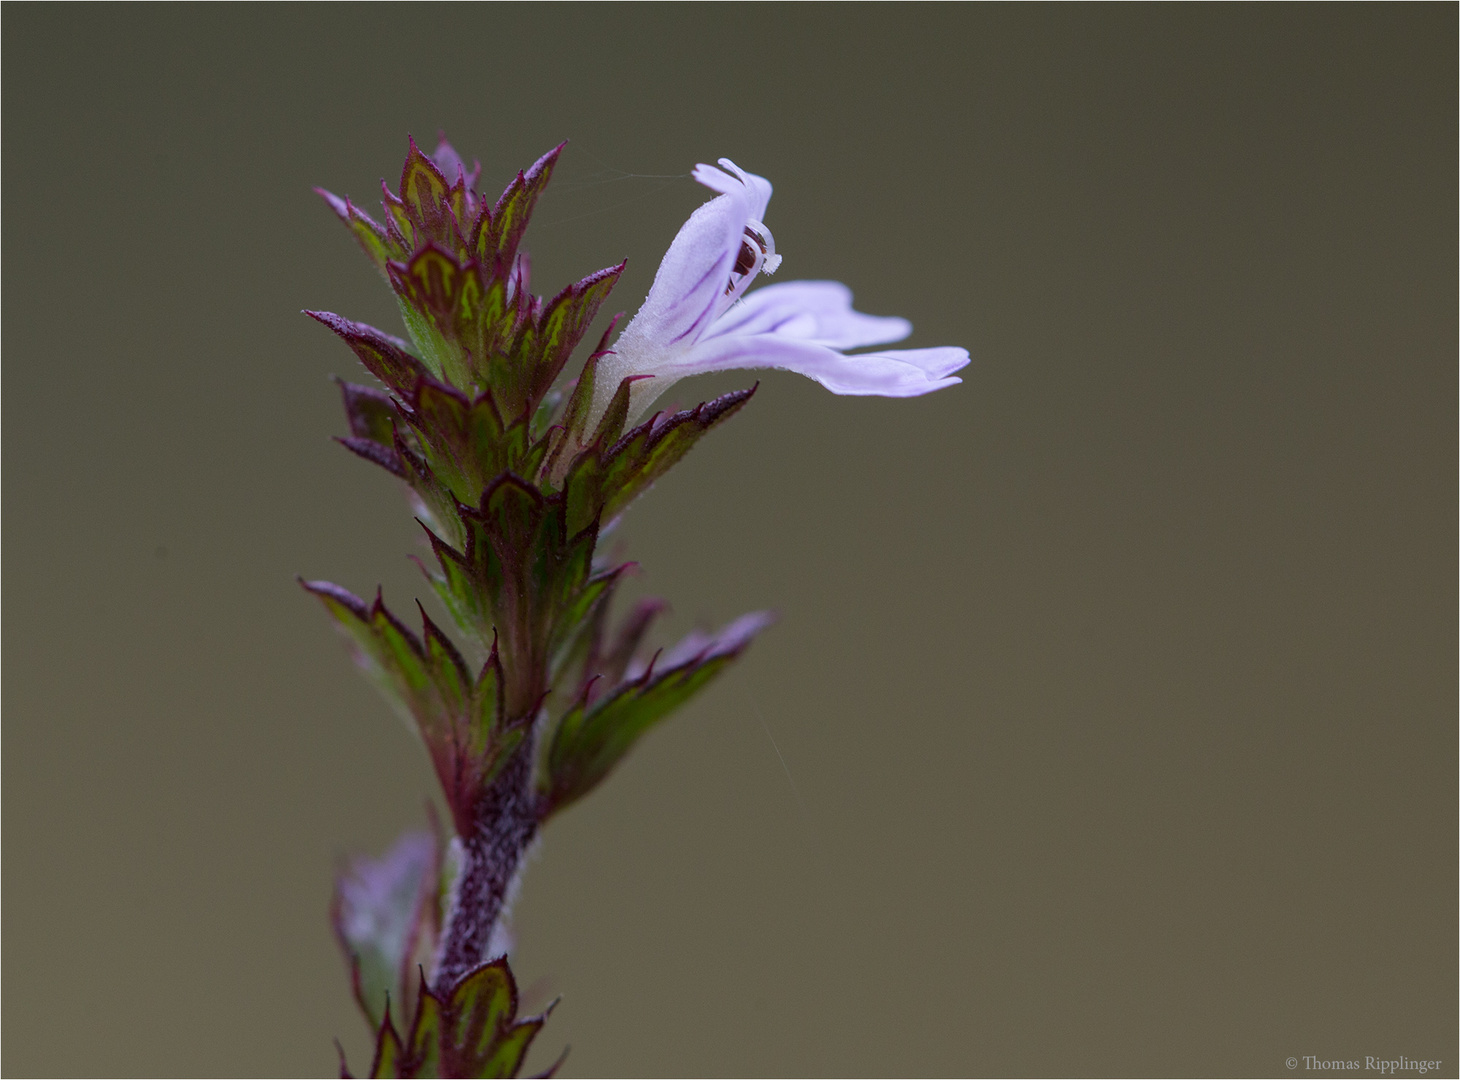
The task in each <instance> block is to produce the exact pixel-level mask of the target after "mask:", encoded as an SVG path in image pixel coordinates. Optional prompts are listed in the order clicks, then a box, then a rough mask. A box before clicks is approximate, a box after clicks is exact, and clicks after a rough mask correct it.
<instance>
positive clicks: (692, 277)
mask: <svg viewBox="0 0 1460 1080" xmlns="http://www.w3.org/2000/svg"><path fill="white" fill-rule="evenodd" d="M720 165H721V168H720V169H716V168H714V167H712V166H709V165H698V166H696V167H695V171H694V178H695V179H696V180H698V181H699V182H700V183H701V184H704V185H705V187H707V188H710V189H711V190H712V191H717V192H719V193H720V194H719V197H718V198H715V199H712V200H710V201H709V202H707V203H705V204H704V205H703V206H701V207H700V208H699V209H698V210H696V211H695V212H694V213H693V214H691V215H690V218H689V220H688V221H686V222H685V223H684V226H683V227H682V228H681V229H680V230H679V235H678V236H676V237H675V238H674V243H673V244H671V245H670V246H669V251H668V252H667V253H666V254H665V256H664V260H663V261H662V262H661V263H660V264H659V272H658V273H657V274H655V276H654V284H653V286H652V287H651V288H650V289H649V295H648V297H646V298H645V300H644V306H643V307H641V308H640V309H639V313H638V314H637V315H635V316H634V318H633V321H632V322H630V323H629V325H628V326H627V327H626V328H625V329H624V332H623V334H622V335H621V336H620V337H619V339H618V341H617V342H616V343H615V344H614V347H613V351H612V352H611V353H610V354H607V355H605V356H603V357H602V358H601V359H600V361H599V365H598V371H597V377H596V379H595V394H594V402H593V408H592V410H591V416H590V417H589V422H588V425H587V430H589V431H592V430H593V429H594V426H595V425H596V424H597V422H598V418H599V417H601V416H602V415H603V413H604V410H605V409H606V408H607V407H608V403H609V401H610V399H611V398H612V397H613V394H614V392H615V391H616V390H617V389H618V387H619V383H620V382H621V381H622V380H623V379H625V378H628V377H631V376H644V375H650V376H653V377H652V378H647V379H639V380H638V381H636V382H634V383H633V384H632V390H631V392H630V393H631V397H630V409H629V422H630V423H633V422H634V420H635V419H636V418H637V417H639V416H641V415H642V414H643V412H644V410H645V409H647V408H648V406H649V404H650V403H651V402H652V401H653V400H654V399H655V398H657V397H658V396H659V395H660V394H662V393H664V391H665V390H667V389H669V387H670V386H672V385H673V384H674V383H675V382H677V381H678V380H680V379H682V378H684V377H685V376H687V375H699V374H702V373H704V372H709V371H725V370H727V369H730V368H784V369H785V370H787V371H796V372H800V373H801V374H802V375H805V376H807V377H809V378H812V379H815V380H816V381H817V382H819V383H821V385H822V386H824V387H826V388H827V389H828V390H830V391H832V392H833V393H836V394H880V395H882V396H884V397H914V396H916V395H918V394H927V393H931V392H932V391H934V390H941V389H943V388H944V387H945V386H952V385H953V384H954V383H958V382H961V381H962V380H961V379H957V378H954V377H953V372H955V371H957V370H958V369H959V368H961V367H963V366H964V365H965V364H967V363H968V350H966V349H959V348H953V347H944V348H933V349H891V350H883V351H881V352H871V353H857V354H852V355H848V354H846V353H844V352H842V351H841V350H843V349H855V348H860V347H862V346H867V345H885V344H888V343H889V342H893V341H901V340H902V339H903V338H905V337H907V336H908V334H910V333H912V324H911V323H909V322H908V321H907V320H906V319H898V318H879V317H877V316H874V315H864V314H862V313H861V312H858V311H853V310H852V292H851V290H850V289H848V288H847V287H846V286H845V285H843V284H841V283H840V282H836V281H791V282H786V283H784V284H781V285H769V286H767V287H765V288H763V289H758V290H756V291H755V292H754V293H751V294H750V295H749V296H745V295H744V294H745V290H746V289H747V288H748V287H749V286H750V283H751V282H752V281H754V280H755V277H756V275H757V274H759V273H760V272H761V271H764V272H765V273H767V274H773V273H775V270H776V267H777V266H779V265H780V262H781V256H779V255H777V254H776V245H775V239H774V238H773V237H772V236H771V233H770V230H769V229H767V228H766V227H765V225H764V223H763V219H764V217H765V211H766V205H767V204H768V203H769V202H770V197H771V185H770V182H769V181H768V180H766V179H765V178H764V177H760V176H756V175H754V174H753V173H748V172H745V171H744V170H743V169H741V168H739V167H737V166H736V165H735V163H734V162H732V161H730V160H729V159H728V158H721V159H720ZM722 170H723V171H722ZM742 297H743V299H742Z"/></svg>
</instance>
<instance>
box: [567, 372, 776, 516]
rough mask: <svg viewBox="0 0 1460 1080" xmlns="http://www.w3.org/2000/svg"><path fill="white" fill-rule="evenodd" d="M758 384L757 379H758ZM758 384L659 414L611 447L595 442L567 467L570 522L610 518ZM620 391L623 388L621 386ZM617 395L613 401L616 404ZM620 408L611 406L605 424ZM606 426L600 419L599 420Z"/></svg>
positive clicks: (734, 410)
mask: <svg viewBox="0 0 1460 1080" xmlns="http://www.w3.org/2000/svg"><path fill="white" fill-rule="evenodd" d="M757 385H759V384H757ZM755 390H756V387H754V386H753V387H751V388H750V389H748V390H737V391H735V392H734V393H730V394H725V395H723V396H721V397H718V398H715V399H714V400H713V401H706V402H703V403H702V404H700V405H697V406H696V407H695V408H693V409H687V410H685V411H683V412H678V413H675V414H674V415H673V416H665V415H664V414H663V413H656V414H655V415H654V416H653V417H651V418H650V419H649V420H647V421H645V422H644V423H642V424H640V425H639V426H638V427H636V428H634V429H633V430H632V431H629V432H627V433H625V434H624V435H623V436H622V437H621V438H620V439H619V440H618V441H617V442H616V443H614V444H613V445H612V446H610V447H609V448H608V449H607V450H604V449H601V448H600V447H599V446H598V444H597V443H596V441H595V443H594V444H591V445H590V446H589V448H588V449H587V450H585V451H584V452H583V453H582V454H581V455H579V457H578V458H577V459H576V460H575V461H574V462H573V464H572V465H571V466H569V468H568V471H567V475H566V476H565V477H564V478H563V495H564V497H565V498H566V500H567V507H568V527H569V528H574V527H581V523H582V522H584V521H586V520H588V519H589V518H590V516H593V517H596V516H600V515H601V517H602V520H603V521H605V522H609V521H612V520H613V519H614V518H615V517H617V516H618V515H619V514H621V513H622V512H623V510H624V508H625V507H627V506H628V504H629V503H631V502H632V501H633V500H634V499H635V498H637V497H638V496H639V495H640V494H642V493H643V492H644V491H645V490H646V489H647V488H648V487H649V486H650V485H651V484H653V483H654V481H655V480H658V479H659V477H661V476H663V475H664V474H665V473H666V472H668V471H669V469H670V467H671V466H673V465H674V464H675V462H677V461H679V459H680V458H682V457H684V455H685V454H687V453H689V450H690V448H691V447H692V446H694V444H695V443H696V442H698V441H699V439H700V438H701V437H702V436H703V435H704V434H705V433H706V432H708V431H709V430H710V429H711V428H712V427H714V426H715V425H717V424H719V423H720V422H721V421H723V420H725V419H727V418H728V417H730V416H732V415H734V414H735V412H736V411H737V410H739V409H740V407H741V406H742V405H744V404H745V403H746V402H747V401H748V400H750V397H751V395H752V394H754V393H755ZM620 392H621V393H622V392H623V390H622V387H620ZM617 400H618V398H617V395H616V396H615V403H617ZM615 412H616V404H615V405H610V407H609V410H608V412H606V413H605V414H604V423H607V422H608V421H609V420H610V417H611V416H613V415H614V414H615ZM600 427H602V424H600Z"/></svg>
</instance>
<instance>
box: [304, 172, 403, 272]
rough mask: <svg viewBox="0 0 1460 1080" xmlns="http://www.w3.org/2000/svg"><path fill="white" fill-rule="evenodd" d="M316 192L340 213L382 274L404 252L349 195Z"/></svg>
mask: <svg viewBox="0 0 1460 1080" xmlns="http://www.w3.org/2000/svg"><path fill="white" fill-rule="evenodd" d="M314 191H315V194H317V195H319V196H320V198H322V199H324V201H325V202H326V203H328V204H329V207H330V209H331V210H333V211H334V212H335V214H336V215H338V217H339V219H340V220H341V221H343V222H344V223H345V226H346V227H347V228H348V229H349V230H350V232H352V233H353V234H354V235H355V239H356V241H358V242H359V244H360V247H361V249H362V250H363V251H364V252H365V254H366V256H367V257H368V258H369V259H370V261H371V262H372V263H374V264H375V269H377V270H379V271H380V272H381V273H382V274H384V273H385V264H386V263H387V262H388V261H389V260H391V259H395V258H399V257H400V256H401V255H403V254H404V252H403V251H402V250H401V249H400V248H399V247H398V246H397V245H396V244H394V243H392V241H391V239H390V236H389V234H387V232H386V230H385V229H384V228H383V227H382V226H380V225H378V224H377V223H376V222H375V221H374V220H373V219H372V218H371V217H370V216H369V215H368V214H366V213H364V212H363V211H361V210H360V209H359V207H357V206H355V205H354V204H353V203H351V202H350V200H349V197H348V196H346V197H345V198H343V199H342V198H340V197H339V196H338V195H332V194H330V193H329V192H328V191H326V190H325V189H324V188H315V189H314Z"/></svg>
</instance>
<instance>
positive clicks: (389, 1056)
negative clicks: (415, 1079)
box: [370, 1003, 416, 1077]
mask: <svg viewBox="0 0 1460 1080" xmlns="http://www.w3.org/2000/svg"><path fill="white" fill-rule="evenodd" d="M407 1065H408V1060H407V1055H406V1048H405V1046H404V1045H403V1044H402V1043H401V1038H400V1035H398V1034H397V1033H396V1030H395V1024H394V1023H392V1021H391V1018H390V1005H389V1004H388V1003H387V1005H386V1007H385V1019H384V1020H383V1021H381V1024H380V1029H379V1030H378V1031H377V1032H376V1035H375V1058H374V1060H373V1061H371V1063H370V1075H371V1077H386V1076H390V1077H402V1076H415V1075H416V1073H415V1072H414V1071H406V1070H405V1068H403V1066H407Z"/></svg>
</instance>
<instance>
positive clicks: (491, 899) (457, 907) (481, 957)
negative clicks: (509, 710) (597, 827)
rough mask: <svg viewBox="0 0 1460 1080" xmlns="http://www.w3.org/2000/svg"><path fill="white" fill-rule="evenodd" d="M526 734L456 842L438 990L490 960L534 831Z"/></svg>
mask: <svg viewBox="0 0 1460 1080" xmlns="http://www.w3.org/2000/svg"><path fill="white" fill-rule="evenodd" d="M531 743H532V740H531V739H527V740H524V744H523V745H522V746H520V747H518V749H517V751H516V752H515V753H513V755H512V757H511V758H510V759H509V760H508V761H507V763H506V764H505V765H503V767H502V770H501V772H499V773H498V774H497V776H496V778H495V779H494V780H493V781H492V783H491V786H489V787H488V788H487V791H486V793H485V794H484V795H483V796H482V799H481V802H479V803H478V804H477V810H476V828H475V830H474V831H473V832H472V835H471V836H470V837H468V838H466V839H464V840H462V841H461V843H460V849H459V850H460V853H461V870H460V872H459V873H458V874H457V877H456V884H455V885H454V887H453V888H452V895H451V903H450V910H449V911H448V913H447V916H446V925H445V927H444V928H443V932H442V936H441V946H440V950H439V952H438V953H437V959H436V974H435V979H434V981H435V984H436V989H437V991H438V992H448V991H449V990H450V989H451V987H452V985H453V984H454V983H455V982H456V981H457V980H458V979H460V978H461V977H462V976H463V975H465V974H466V973H467V972H469V971H471V970H472V969H473V968H475V967H477V966H478V965H480V964H482V963H484V962H485V961H487V960H490V959H492V957H489V956H488V955H487V950H488V949H489V948H490V947H491V942H492V931H493V930H494V929H495V928H496V925H497V922H498V920H499V919H500V918H501V917H502V907H503V905H504V904H505V902H506V900H507V895H508V892H509V891H510V889H511V887H512V881H513V878H514V877H516V875H517V868H518V865H519V863H521V861H522V855H523V853H524V852H525V851H526V850H527V846H528V845H529V844H530V843H532V838H533V836H534V835H536V833H537V826H538V808H537V799H536V797H535V796H534V794H533V792H532V789H531V779H532V770H531V766H532V749H531Z"/></svg>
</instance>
